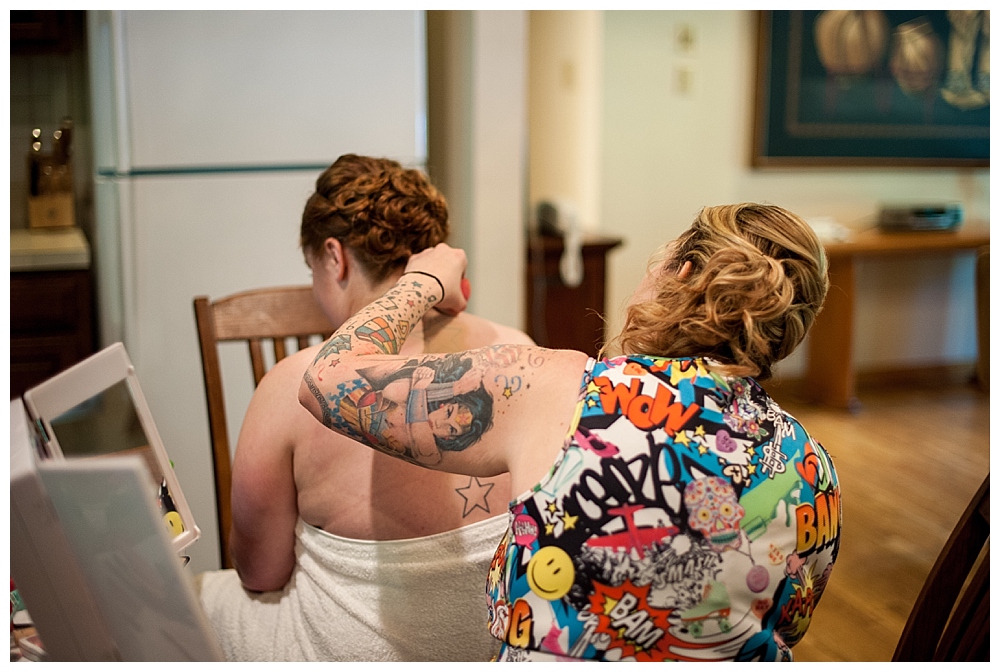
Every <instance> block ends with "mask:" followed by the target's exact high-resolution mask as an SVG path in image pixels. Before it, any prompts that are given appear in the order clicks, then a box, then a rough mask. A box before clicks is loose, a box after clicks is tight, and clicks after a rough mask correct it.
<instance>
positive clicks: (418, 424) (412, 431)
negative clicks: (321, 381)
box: [324, 355, 493, 465]
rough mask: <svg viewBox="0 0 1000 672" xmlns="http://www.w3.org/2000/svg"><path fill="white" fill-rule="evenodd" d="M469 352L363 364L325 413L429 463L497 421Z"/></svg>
mask: <svg viewBox="0 0 1000 672" xmlns="http://www.w3.org/2000/svg"><path fill="white" fill-rule="evenodd" d="M472 364H473V362H472V360H471V359H470V358H468V357H460V356H458V355H449V356H446V357H442V358H437V359H435V358H426V359H424V360H423V361H422V362H421V361H419V360H416V359H412V360H409V361H407V362H406V363H405V364H403V365H402V366H400V364H399V363H390V364H381V365H378V364H377V365H373V366H371V367H367V368H364V369H359V370H358V374H359V375H360V376H361V377H360V378H359V379H357V380H355V381H353V383H351V384H342V385H340V386H338V394H336V395H333V398H331V399H330V402H331V403H329V404H326V408H328V409H329V413H328V414H327V413H324V419H326V420H327V424H328V425H329V426H331V427H334V428H337V429H340V430H341V431H344V432H345V433H348V434H349V435H351V436H354V437H355V438H358V439H361V440H363V441H365V442H367V443H370V444H374V445H378V446H381V447H382V448H383V450H384V451H385V452H387V453H390V454H392V455H396V456H398V457H402V458H404V459H407V460H409V461H411V462H417V463H419V464H424V465H432V464H437V463H438V462H440V461H441V458H442V453H443V452H448V451H462V450H465V449H466V448H468V447H469V446H472V445H473V444H475V443H476V442H477V441H479V439H480V438H482V436H483V434H484V433H485V432H486V431H487V430H489V429H490V427H492V425H493V398H492V397H491V396H490V394H489V392H487V391H486V389H485V388H484V387H483V384H482V374H481V373H480V372H479V371H477V370H476V369H474V368H473V366H472Z"/></svg>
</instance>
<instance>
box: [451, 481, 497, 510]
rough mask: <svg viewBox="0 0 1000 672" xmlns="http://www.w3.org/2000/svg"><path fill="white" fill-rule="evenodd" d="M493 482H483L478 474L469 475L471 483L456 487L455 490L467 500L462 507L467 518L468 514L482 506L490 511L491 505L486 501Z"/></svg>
mask: <svg viewBox="0 0 1000 672" xmlns="http://www.w3.org/2000/svg"><path fill="white" fill-rule="evenodd" d="M493 486H494V484H493V483H489V482H487V483H483V482H481V481H480V480H479V478H478V477H477V476H470V477H469V484H468V485H467V486H465V487H464V488H455V492H457V493H458V494H459V495H461V496H462V499H464V500H465V504H464V506H463V509H462V517H463V518H465V517H466V516H467V515H469V514H470V513H472V512H473V511H475V510H476V508H480V509H482V510H483V511H485V512H486V513H489V512H490V505H489V503H488V502H487V501H486V497H487V495H489V494H490V490H492V489H493Z"/></svg>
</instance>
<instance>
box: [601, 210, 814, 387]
mask: <svg viewBox="0 0 1000 672" xmlns="http://www.w3.org/2000/svg"><path fill="white" fill-rule="evenodd" d="M665 254H666V260H665V261H663V262H662V263H659V264H657V265H658V266H659V268H655V269H653V270H652V273H654V274H655V279H654V283H655V296H654V298H652V299H649V300H644V301H640V302H637V303H633V304H632V305H630V306H629V307H628V310H627V313H626V317H625V325H624V326H623V327H622V331H621V333H620V334H619V335H618V337H617V338H615V339H613V341H612V344H614V345H616V346H617V347H618V349H620V350H621V351H622V352H625V353H630V352H634V353H642V354H647V355H656V356H664V357H666V356H669V357H709V358H711V359H713V360H715V361H716V362H719V363H720V366H718V367H717V368H718V369H719V370H720V371H721V372H722V373H725V374H728V375H733V376H750V377H755V378H758V379H759V380H766V379H767V378H770V376H771V367H772V366H773V365H774V363H775V362H778V361H780V360H782V359H784V358H785V357H787V356H788V355H790V354H791V353H792V351H793V350H795V348H796V347H797V346H798V345H799V343H801V342H802V339H804V338H805V335H806V332H808V331H809V328H810V327H811V326H812V324H813V322H814V321H815V320H816V316H817V315H818V314H819V311H820V309H821V308H822V306H823V300H824V299H825V298H826V292H827V289H828V288H829V284H830V283H829V279H828V278H827V261H826V254H825V252H824V251H823V246H822V244H821V243H820V242H819V239H818V238H817V237H816V234H815V233H814V232H813V230H812V229H811V228H810V227H809V225H808V224H806V223H805V222H804V221H803V220H802V219H801V218H799V217H798V216H797V215H795V214H793V213H791V212H789V211H787V210H784V209H783V208H780V207H778V206H774V205H764V204H759V203H740V204H737V205H721V206H715V207H705V208H703V209H702V210H701V212H700V213H699V214H698V216H697V218H696V219H695V221H694V224H692V225H691V227H690V228H689V229H688V230H687V231H685V232H684V233H683V234H681V236H680V237H679V238H678V239H677V240H676V241H675V242H674V243H673V244H672V245H671V246H669V247H668V248H666V252H665ZM660 256H662V255H660ZM686 262H691V272H690V273H689V274H687V275H686V276H685V277H684V278H681V277H680V276H679V272H680V270H681V269H682V268H683V266H684V264H685V263H686ZM650 263H651V268H652V265H653V264H656V263H657V262H656V260H655V257H654V260H653V261H651V262H650Z"/></svg>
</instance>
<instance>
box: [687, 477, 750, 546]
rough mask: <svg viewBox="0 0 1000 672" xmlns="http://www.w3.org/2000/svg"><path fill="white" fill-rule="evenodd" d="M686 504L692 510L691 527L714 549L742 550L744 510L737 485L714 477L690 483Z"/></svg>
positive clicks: (690, 513) (689, 514)
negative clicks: (738, 499) (739, 499)
mask: <svg viewBox="0 0 1000 672" xmlns="http://www.w3.org/2000/svg"><path fill="white" fill-rule="evenodd" d="M684 505H685V506H686V507H687V510H688V525H690V526H691V529H693V530H697V531H698V532H701V533H702V534H703V535H704V536H705V540H706V541H707V542H708V545H709V546H711V547H712V549H713V550H716V551H724V550H726V549H727V548H739V546H740V519H742V518H743V513H744V512H743V507H742V506H740V504H739V502H738V501H737V499H736V492H735V491H734V490H733V486H732V485H730V484H729V483H728V482H727V481H726V480H725V479H723V478H719V477H717V476H710V477H708V478H701V479H698V480H697V481H692V482H691V483H688V486H687V487H686V488H685V489H684Z"/></svg>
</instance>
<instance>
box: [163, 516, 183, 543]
mask: <svg viewBox="0 0 1000 672" xmlns="http://www.w3.org/2000/svg"><path fill="white" fill-rule="evenodd" d="M163 520H164V521H165V522H166V523H167V529H168V530H169V531H170V534H171V535H173V536H175V537H176V536H177V535H178V534H180V533H181V532H183V531H184V523H183V522H181V514H179V513H177V512H176V511H167V513H166V514H165V515H164V516H163Z"/></svg>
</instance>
